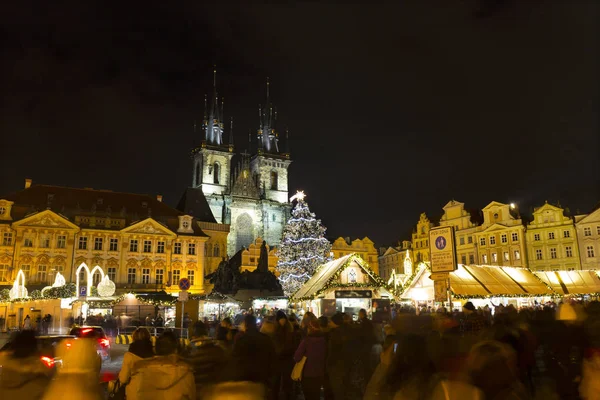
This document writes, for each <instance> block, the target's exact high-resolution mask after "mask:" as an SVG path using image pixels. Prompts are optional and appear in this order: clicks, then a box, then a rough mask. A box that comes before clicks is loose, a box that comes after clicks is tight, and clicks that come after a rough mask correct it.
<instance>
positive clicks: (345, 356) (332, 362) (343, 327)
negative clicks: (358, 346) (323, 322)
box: [326, 312, 355, 400]
mask: <svg viewBox="0 0 600 400" xmlns="http://www.w3.org/2000/svg"><path fill="white" fill-rule="evenodd" d="M330 326H331V330H330V331H329V340H328V343H327V359H326V371H327V375H328V376H329V385H330V388H331V393H332V394H333V398H334V399H335V400H344V399H345V398H346V395H347V392H348V391H349V390H348V379H349V377H350V369H351V366H352V360H353V358H352V355H353V354H354V351H355V349H353V348H352V344H353V341H352V331H351V327H350V326H349V325H348V324H346V323H345V322H344V315H343V313H340V312H338V313H335V314H334V315H333V316H332V317H331V320H330Z"/></svg>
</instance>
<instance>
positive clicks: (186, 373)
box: [126, 332, 196, 400]
mask: <svg viewBox="0 0 600 400" xmlns="http://www.w3.org/2000/svg"><path fill="white" fill-rule="evenodd" d="M177 348H178V340H177V337H176V336H175V334H174V333H173V332H164V333H163V334H162V335H161V336H160V337H159V338H158V339H156V354H157V355H156V356H155V357H152V358H148V359H145V360H140V361H138V362H136V363H135V365H134V367H133V371H132V373H131V380H130V382H129V384H128V385H127V389H126V394H127V399H128V400H192V399H195V398H196V385H195V381H194V374H193V371H192V368H191V367H190V366H189V365H188V363H186V362H185V361H184V360H183V359H182V358H181V357H179V355H177Z"/></svg>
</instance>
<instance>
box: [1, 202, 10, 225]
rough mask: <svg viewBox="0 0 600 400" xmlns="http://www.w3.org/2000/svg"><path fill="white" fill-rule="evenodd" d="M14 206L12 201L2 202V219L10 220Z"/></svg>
mask: <svg viewBox="0 0 600 400" xmlns="http://www.w3.org/2000/svg"><path fill="white" fill-rule="evenodd" d="M12 205H13V202H12V201H8V200H0V219H1V220H10V219H11V218H10V209H11V207H12Z"/></svg>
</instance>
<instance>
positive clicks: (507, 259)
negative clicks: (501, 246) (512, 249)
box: [504, 251, 510, 261]
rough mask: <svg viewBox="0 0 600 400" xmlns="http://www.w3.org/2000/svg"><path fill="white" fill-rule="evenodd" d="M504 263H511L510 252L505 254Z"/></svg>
mask: <svg viewBox="0 0 600 400" xmlns="http://www.w3.org/2000/svg"><path fill="white" fill-rule="evenodd" d="M504 261H510V257H509V254H508V251H505V252H504Z"/></svg>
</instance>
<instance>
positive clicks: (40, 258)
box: [36, 254, 50, 265]
mask: <svg viewBox="0 0 600 400" xmlns="http://www.w3.org/2000/svg"><path fill="white" fill-rule="evenodd" d="M49 262H50V257H48V255H47V254H40V255H39V256H37V262H36V265H37V264H44V265H47V264H48V263H49Z"/></svg>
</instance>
